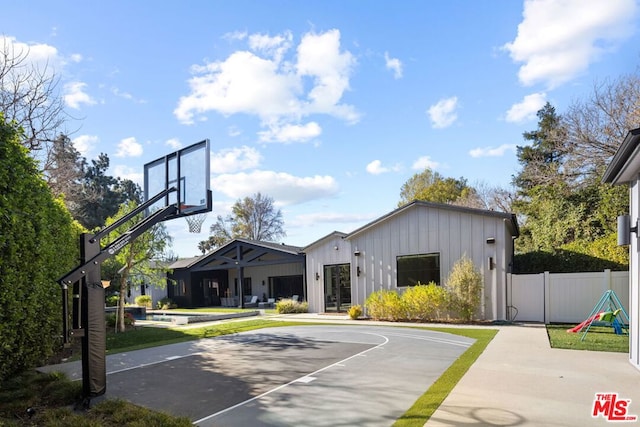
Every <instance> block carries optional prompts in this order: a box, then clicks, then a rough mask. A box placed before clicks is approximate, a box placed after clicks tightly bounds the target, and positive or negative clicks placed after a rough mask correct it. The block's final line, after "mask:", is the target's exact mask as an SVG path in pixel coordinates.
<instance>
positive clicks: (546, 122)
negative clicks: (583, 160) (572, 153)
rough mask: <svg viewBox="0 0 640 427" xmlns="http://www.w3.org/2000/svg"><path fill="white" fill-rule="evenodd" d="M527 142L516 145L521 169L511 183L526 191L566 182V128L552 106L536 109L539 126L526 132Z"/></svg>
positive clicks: (548, 104) (546, 105) (524, 136)
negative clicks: (528, 143) (522, 144)
mask: <svg viewBox="0 0 640 427" xmlns="http://www.w3.org/2000/svg"><path fill="white" fill-rule="evenodd" d="M523 138H524V139H525V141H528V142H530V145H524V146H519V147H518V148H517V151H518V152H517V156H518V162H520V164H521V165H522V169H521V171H520V173H518V175H516V177H515V178H514V184H515V185H516V186H517V187H519V188H520V189H521V190H522V191H524V192H525V193H526V192H527V191H528V190H531V189H533V188H534V187H537V186H540V185H553V184H558V183H562V182H566V181H567V179H568V177H567V176H566V175H565V173H564V168H563V162H564V159H565V155H566V151H567V150H566V146H565V144H566V130H565V129H564V127H563V124H562V120H561V117H560V116H559V115H558V114H557V113H556V109H555V107H553V106H552V105H551V104H550V103H548V102H547V103H546V104H545V106H544V107H542V109H540V110H539V111H538V129H536V130H534V131H531V132H525V133H524V134H523Z"/></svg>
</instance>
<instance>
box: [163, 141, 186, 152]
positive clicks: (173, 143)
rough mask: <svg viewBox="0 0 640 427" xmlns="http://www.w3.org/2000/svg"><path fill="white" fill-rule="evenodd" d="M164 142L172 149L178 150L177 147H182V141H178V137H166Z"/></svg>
mask: <svg viewBox="0 0 640 427" xmlns="http://www.w3.org/2000/svg"><path fill="white" fill-rule="evenodd" d="M164 144H165V145H168V146H169V147H171V148H173V149H174V150H179V149H181V148H182V142H180V140H179V139H178V138H170V139H167V141H166V142H165V143H164Z"/></svg>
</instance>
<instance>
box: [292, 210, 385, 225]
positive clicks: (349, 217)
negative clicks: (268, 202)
mask: <svg viewBox="0 0 640 427" xmlns="http://www.w3.org/2000/svg"><path fill="white" fill-rule="evenodd" d="M378 216H379V215H376V214H361V213H356V214H348V213H342V212H316V213H312V214H300V215H296V216H295V217H294V218H293V220H292V221H291V222H290V223H288V225H290V226H293V227H313V226H314V225H317V224H358V225H360V224H362V223H366V222H369V221H372V220H374V219H375V218H377V217H378Z"/></svg>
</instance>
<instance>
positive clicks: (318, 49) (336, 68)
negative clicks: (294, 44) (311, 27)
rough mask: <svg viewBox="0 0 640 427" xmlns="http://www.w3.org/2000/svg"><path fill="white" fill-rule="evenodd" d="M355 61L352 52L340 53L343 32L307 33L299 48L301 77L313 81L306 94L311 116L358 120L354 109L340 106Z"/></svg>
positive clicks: (298, 63)
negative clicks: (321, 115) (330, 116)
mask: <svg viewBox="0 0 640 427" xmlns="http://www.w3.org/2000/svg"><path fill="white" fill-rule="evenodd" d="M355 65H356V59H355V57H354V56H353V55H352V54H351V52H349V51H343V52H341V51H340V31H338V30H329V31H327V32H325V33H322V34H315V33H307V34H305V35H304V36H303V37H302V40H301V41H300V44H299V45H298V62H297V64H296V69H297V71H298V75H299V76H302V77H305V76H309V77H313V78H314V86H313V88H312V89H311V90H310V91H309V93H308V94H307V98H308V99H310V100H311V103H310V104H308V105H307V106H306V108H307V110H308V112H310V113H324V114H331V115H334V116H336V117H339V118H342V119H344V120H346V121H348V122H351V123H355V122H357V121H358V119H359V115H358V113H357V112H356V111H355V109H354V108H353V107H352V106H350V105H346V104H339V102H340V99H341V98H342V95H343V94H344V92H345V91H346V90H348V89H349V78H350V77H351V73H352V72H353V67H355Z"/></svg>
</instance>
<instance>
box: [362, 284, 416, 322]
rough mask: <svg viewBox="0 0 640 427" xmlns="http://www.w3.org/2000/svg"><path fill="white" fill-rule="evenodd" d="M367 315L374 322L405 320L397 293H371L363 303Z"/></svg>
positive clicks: (401, 303) (386, 290) (403, 310)
mask: <svg viewBox="0 0 640 427" xmlns="http://www.w3.org/2000/svg"><path fill="white" fill-rule="evenodd" d="M364 305H365V307H366V309H367V314H368V315H369V317H371V318H372V319H374V320H391V321H398V320H404V319H406V318H407V311H406V309H405V307H404V303H403V301H402V299H401V298H400V295H398V293H397V292H395V291H392V290H388V289H381V290H379V291H376V292H373V293H371V294H370V295H369V296H368V297H367V300H366V301H365V303H364Z"/></svg>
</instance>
